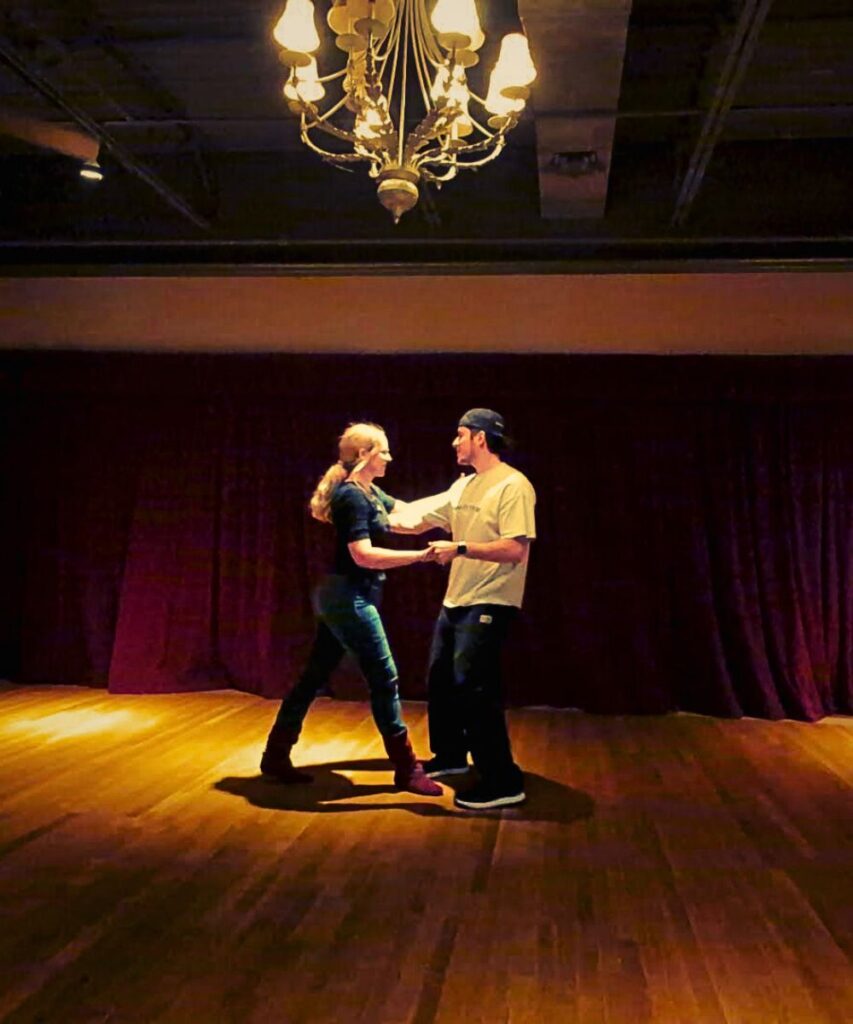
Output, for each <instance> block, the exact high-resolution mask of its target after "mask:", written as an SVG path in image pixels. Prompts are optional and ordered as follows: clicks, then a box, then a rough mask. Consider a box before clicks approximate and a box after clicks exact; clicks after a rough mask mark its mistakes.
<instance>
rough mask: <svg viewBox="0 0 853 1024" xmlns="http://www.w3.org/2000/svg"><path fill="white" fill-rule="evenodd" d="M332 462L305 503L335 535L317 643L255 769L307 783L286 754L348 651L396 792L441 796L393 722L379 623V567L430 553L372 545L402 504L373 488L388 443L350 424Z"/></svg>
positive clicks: (394, 693)
mask: <svg viewBox="0 0 853 1024" xmlns="http://www.w3.org/2000/svg"><path fill="white" fill-rule="evenodd" d="M338 454H339V458H338V461H337V462H336V463H335V464H334V465H333V466H330V467H329V469H328V470H327V471H326V472H325V473H324V474H323V476H322V478H321V479H320V482H319V483H318V484H317V489H316V490H315V491H314V494H313V496H312V498H311V514H312V515H313V516H314V518H315V519H319V520H320V521H321V522H325V523H331V524H332V525H333V526H334V527H335V533H336V543H335V559H334V568H333V570H332V575H330V576H328V577H326V579H325V580H324V581H323V582H322V583H321V584H320V586H319V587H318V589H317V592H316V594H315V611H316V613H317V619H318V622H317V635H316V637H315V639H314V646H313V648H312V650H311V654H310V656H309V658H308V664H307V665H306V666H305V669H304V671H303V672H302V675H301V676H300V678H299V681H298V682H297V684H296V686H295V687H294V688H293V690H292V692H291V693H290V694H289V695H288V696H287V697H285V699H284V701H283V702H282V705H281V707H280V709H279V712H278V717H277V718H276V720H275V724H274V725H273V727H272V731H271V732H270V734H269V736H268V738H267V745H266V750H265V751H264V754H263V757H262V759H261V771H262V772H263V773H264V774H265V775H271V776H273V777H275V778H277V779H279V780H281V781H282V782H310V781H311V776H310V775H308V774H306V773H305V772H301V771H298V770H297V769H296V768H294V767H293V765H292V764H291V761H290V752H291V749H292V748H293V745H294V744H295V743H296V741H297V739H298V738H299V733H300V731H301V728H302V722H303V720H304V718H305V715H306V714H307V713H308V709H309V707H310V706H311V702H312V701H313V700H314V698H315V697H316V695H317V691H318V690H320V688H321V687H323V686H324V685H325V683H326V682H327V680H328V678H329V676H330V675H331V673H332V671H333V670H334V669H335V667H336V666H337V664H338V662H339V661H340V660H341V658H342V657H343V654H344V652H345V651H351V652H352V653H353V654H354V655H355V657H356V659H357V660H358V665H359V668H360V669H361V672H362V675H363V676H364V677H365V679H366V680H367V684H368V686H369V688H370V704H371V708H372V711H373V719H374V721H375V722H376V726H377V728H378V729H379V732H380V733H381V734H382V739H383V741H384V743H385V750H386V751H387V752H388V756H389V758H390V759H391V761H392V763H393V765H394V785H395V786H397V788H398V789H404V790H407V791H408V792H410V793H420V794H422V795H423V796H440V795H441V792H442V790H441V787H440V786H439V785H438V784H437V783H435V782H433V781H432V780H431V779H428V778H427V777H426V775H425V774H424V770H423V767H422V766H421V763H420V762H419V761H418V760H417V758H416V757H415V754H414V751H413V750H412V744H411V742H410V741H409V735H408V730H407V729H406V726H405V723H404V722H403V719H402V716H401V708H400V698H399V695H398V690H397V666H396V665H395V664H394V658H393V655H392V654H391V649H390V647H389V646H388V640H387V639H386V636H385V629H384V627H383V625H382V619H381V618H380V615H379V602H380V598H381V594H382V583H383V581H384V579H385V572H384V570H385V569H396V568H398V567H399V566H403V565H414V563H415V562H427V561H433V560H434V558H435V555H434V554H433V551H432V549H431V548H425V549H423V550H418V551H394V550H392V549H390V548H383V547H379V546H377V541H379V540H380V538H381V536H382V534H383V533H385V532H386V531H387V529H388V513H389V512H390V511H391V510H392V509H393V508H394V507H395V505H396V506H397V508H398V511H399V509H400V507H401V505H402V503H398V502H396V501H395V500H394V498H392V497H390V496H389V495H387V494H386V493H385V492H384V491H382V490H381V489H380V488H379V487H377V486H376V484H375V483H374V480H376V479H377V477H380V478H381V477H383V476H384V475H385V469H386V467H387V465H388V463H389V462H390V461H391V452H390V451H389V450H388V438H387V437H386V436H385V432H384V431H383V430H382V428H381V427H378V426H376V425H375V424H373V423H353V424H352V425H351V426H349V427H347V429H346V430H345V431H344V433H343V434H342V435H341V437H340V440H339V441H338Z"/></svg>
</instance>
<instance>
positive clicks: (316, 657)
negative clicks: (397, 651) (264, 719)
mask: <svg viewBox="0 0 853 1024" xmlns="http://www.w3.org/2000/svg"><path fill="white" fill-rule="evenodd" d="M381 597H382V582H381V581H376V582H368V583H354V582H352V581H351V580H349V579H347V577H346V576H327V577H326V579H324V580H323V582H322V583H321V584H320V586H319V587H318V588H317V590H316V591H315V593H314V610H315V612H316V615H317V633H316V635H315V637H314V646H313V647H312V648H311V654H310V655H309V657H308V663H307V664H306V666H305V668H304V670H303V672H302V675H301V676H300V677H299V680H298V681H297V683H296V686H294V688H293V689H292V690H291V692H290V693H289V694H288V695H287V696H286V697H285V698H284V700H283V701H282V703H281V707H280V708H279V710H278V716H277V718H276V723H275V727H276V728H277V729H282V730H284V731H287V732H290V733H292V734H293V736H294V737H296V736H298V735H299V732H300V730H301V729H302V722H303V721H304V719H305V716H306V715H307V714H308V709H309V708H310V707H311V703H312V701H313V700H314V698H315V697H316V696H317V693H318V691H319V690H320V689H322V688H323V686H325V685H326V683H327V682H328V680H329V676H331V674H332V672H334V670H335V669H336V668H337V666H338V664H339V663H340V661H341V658H343V656H344V654H345V653H346V652H347V651H349V652H350V653H351V654H353V655H354V656H355V658H356V661H357V662H358V667H359V669H360V670H361V674H362V675H363V676H364V678H365V679H366V680H367V685H368V687H369V689H370V707H371V710H372V711H373V720H374V721H375V722H376V727H377V728H378V729H379V731H380V733H382V735H383V736H394V735H396V734H397V733H399V732H402V731H403V730H404V729H405V728H406V726H405V723H404V722H403V718H402V709H401V707H400V696H399V692H398V689H397V666H396V665H395V663H394V656H393V655H392V654H391V648H390V647H389V646H388V638H387V637H386V635H385V627H384V626H383V625H382V619H381V617H380V615H379V603H380V601H381Z"/></svg>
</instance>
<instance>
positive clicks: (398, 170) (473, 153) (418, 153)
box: [273, 0, 536, 223]
mask: <svg viewBox="0 0 853 1024" xmlns="http://www.w3.org/2000/svg"><path fill="white" fill-rule="evenodd" d="M327 21H328V24H329V28H330V29H331V30H332V32H333V33H334V34H335V37H336V44H337V46H338V48H339V49H340V50H342V51H343V52H344V53H346V54H347V59H346V66H345V67H344V68H342V69H341V70H339V71H336V72H334V73H333V74H329V75H325V76H320V75H319V72H318V69H317V61H316V58H315V56H314V54H315V53H316V51H317V50H318V49H319V47H320V37H319V35H318V33H317V29H316V27H315V24H314V4H313V3H312V0H287V4H286V6H285V8H284V13H283V14H282V15H281V18H280V19H279V21H278V23H277V24H276V26H275V29H274V30H273V36H274V38H275V40H276V41H277V42H278V43H279V44H280V45H281V47H282V50H281V53H280V55H279V56H280V59H281V61H282V63H283V64H285V65H286V66H287V67H289V68H290V74H289V77H288V80H287V82H286V84H285V86H284V95H285V98H286V99H287V102H288V106H289V107H290V110H291V111H292V112H293V113H294V114H297V115H298V116H299V118H300V136H301V139H302V141H303V142H304V143H305V145H306V146H308V147H309V149H312V150H313V151H314V152H315V153H318V154H319V155H320V156H321V157H323V159H324V160H326V161H328V162H329V163H331V164H334V165H335V166H337V167H340V168H344V169H346V168H347V165H349V164H352V163H357V162H361V161H363V162H366V163H367V164H368V165H369V174H370V176H371V177H373V178H376V179H377V181H378V187H377V193H378V196H379V201H380V202H381V203H382V205H383V206H384V207H385V208H386V209H388V210H389V211H390V212H391V214H392V215H393V217H394V222H395V223H397V222H398V221H399V219H400V217H401V216H402V214H404V213H405V212H406V211H407V210H410V209H411V208H412V207H413V206H414V205H415V203H417V201H418V183H419V182H420V181H421V180H423V181H429V182H434V183H435V184H436V186H437V187H439V188H440V187H441V185H442V184H443V183H444V182H445V181H450V180H451V179H452V178H455V177H456V175H457V173H458V172H459V171H460V170H463V169H467V170H476V169H477V168H479V167H482V166H483V165H484V164H486V163H488V162H489V161H491V160H494V159H495V157H497V156H498V155H499V154H500V152H501V151H502V149H503V147H504V145H505V142H506V136H507V133H508V132H509V131H510V130H511V129H512V128H514V127H515V125H516V124H517V123H518V119H519V117H520V116H521V112H522V110H523V109H524V104H525V101H526V99H527V97H528V96H529V94H530V88H529V87H530V84H531V82H532V81H533V80H534V78H535V77H536V69H535V67H534V66H533V62H532V60H531V58H530V50H529V48H528V45H527V38H526V37H525V36H524V35H522V34H521V33H518V32H514V33H511V34H509V35H507V36H504V38H503V40H502V42H501V49H500V55H499V57H498V61H497V63H496V64H495V67H494V69H493V70H492V72H491V76H490V78H489V86H488V91H487V93H486V96H485V97H480V96H478V95H477V94H476V93H475V92H473V91H472V90H471V88H470V86H469V84H468V79H467V72H468V69H469V68H472V67H474V65H475V64H477V63H478V62H479V56H478V55H477V50H479V49H480V47H481V46H482V45H483V43H484V41H485V37H484V35H483V31H482V29H481V27H480V20H479V17H478V15H477V6H476V2H475V0H436V2H435V4H434V6H433V10H432V15H431V18H430V17H429V16H428V15H427V0H332V3H331V6H330V9H329V13H328V17H327ZM332 82H334V83H336V84H337V85H339V87H340V97H339V98H337V99H334V100H332V102H331V105H330V106H329V107H328V109H327V110H326V111H325V113H321V111H320V109H319V107H318V106H317V103H318V102H319V101H320V100H322V99H323V97H324V96H325V95H326V85H328V84H329V83H332ZM415 83H416V86H417V89H415V90H412V89H411V88H410V86H411V85H412V84H415ZM417 90H419V91H420V97H421V101H422V106H423V110H422V111H421V112H420V113H421V116H420V119H419V120H418V122H417V124H415V125H414V126H413V127H412V129H411V130H410V131H408V132H407V131H406V127H405V126H406V123H407V119H408V120H409V123H413V121H414V118H411V117H409V111H408V110H407V103H409V104H411V102H412V98H413V97H412V93H414V96H415V97H416V96H417ZM472 100H473V101H474V103H475V104H477V105H478V106H479V107H481V108H482V109H483V110H484V111H485V117H484V118H483V119H484V120H485V124H483V123H481V121H480V120H478V119H477V117H475V116H474V114H473V113H472V112H471V101H472ZM480 116H482V115H480ZM318 133H324V134H325V135H326V136H331V137H332V138H334V139H337V140H338V141H339V143H341V144H342V145H341V146H340V148H339V149H338V150H337V151H336V150H334V149H327V148H325V147H324V146H321V145H319V144H318V143H317V141H316V136H317V135H318Z"/></svg>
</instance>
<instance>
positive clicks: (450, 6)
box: [432, 0, 485, 49]
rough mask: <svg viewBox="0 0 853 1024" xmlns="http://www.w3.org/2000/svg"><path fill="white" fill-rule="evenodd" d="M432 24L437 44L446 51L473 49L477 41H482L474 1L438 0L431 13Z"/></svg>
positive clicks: (481, 31) (481, 32) (482, 37)
mask: <svg viewBox="0 0 853 1024" xmlns="http://www.w3.org/2000/svg"><path fill="white" fill-rule="evenodd" d="M432 23H433V25H434V26H435V30H436V32H438V38H439V42H440V43H441V45H442V46H444V47H445V48H446V49H451V48H455V47H460V48H462V47H464V48H467V49H475V48H476V47H475V46H474V44H475V43H476V42H477V41H478V40H479V41H480V44H479V45H480V46H482V45H483V43H482V41H483V40H484V38H485V37H484V36H483V30H482V28H481V27H480V18H479V17H478V15H477V4H476V2H475V0H438V3H437V4H436V5H435V9H434V10H433V12H432Z"/></svg>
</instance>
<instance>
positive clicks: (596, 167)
mask: <svg viewBox="0 0 853 1024" xmlns="http://www.w3.org/2000/svg"><path fill="white" fill-rule="evenodd" d="M518 9H519V15H520V16H521V20H522V22H523V24H524V28H525V31H526V33H527V35H528V37H529V39H530V49H531V53H532V55H533V60H534V61H535V63H536V67H537V69H538V72H539V73H538V76H537V79H536V82H535V83H534V86H533V100H532V102H533V105H534V107H535V111H536V150H537V161H538V165H539V203H540V210H541V213H542V216H543V217H544V218H548V219H582V218H600V217H603V216H604V210H605V205H606V201H607V183H608V179H609V174H610V162H611V156H612V152H613V135H614V131H615V127H616V117H615V110H616V108H617V107H618V105H619V91H620V87H621V82H622V65H623V62H624V57H625V41H626V38H627V34H628V19H629V16H630V13H631V0H519V4H518ZM567 99H568V102H567ZM590 109H597V110H601V111H612V112H613V113H604V114H602V116H601V117H595V118H593V117H588V116H586V117H584V116H576V115H575V111H578V112H580V111H589V110H590Z"/></svg>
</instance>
